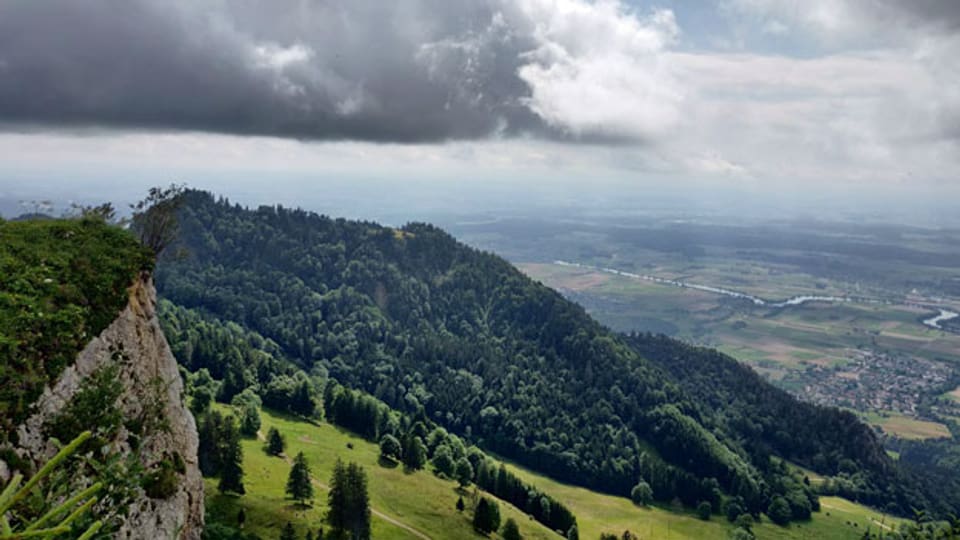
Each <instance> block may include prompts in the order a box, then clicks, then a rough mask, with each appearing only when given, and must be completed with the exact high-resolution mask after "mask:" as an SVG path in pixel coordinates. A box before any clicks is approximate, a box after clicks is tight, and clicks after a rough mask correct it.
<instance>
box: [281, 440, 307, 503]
mask: <svg viewBox="0 0 960 540" xmlns="http://www.w3.org/2000/svg"><path fill="white" fill-rule="evenodd" d="M287 495H289V496H290V497H291V498H293V500H295V501H297V502H298V503H300V504H301V505H306V501H307V500H310V499H313V483H312V482H311V480H310V466H309V465H308V464H307V458H306V457H305V456H304V455H303V452H300V453H298V454H297V457H296V458H294V460H293V467H291V468H290V476H289V477H288V478H287Z"/></svg>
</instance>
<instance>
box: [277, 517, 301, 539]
mask: <svg viewBox="0 0 960 540" xmlns="http://www.w3.org/2000/svg"><path fill="white" fill-rule="evenodd" d="M280 540H297V531H296V530H294V528H293V524H292V523H290V522H289V521H288V522H287V524H286V525H284V526H283V530H282V531H280Z"/></svg>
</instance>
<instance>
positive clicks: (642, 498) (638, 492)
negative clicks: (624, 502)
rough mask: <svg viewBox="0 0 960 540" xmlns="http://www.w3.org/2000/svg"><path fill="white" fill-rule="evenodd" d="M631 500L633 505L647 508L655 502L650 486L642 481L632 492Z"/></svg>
mask: <svg viewBox="0 0 960 540" xmlns="http://www.w3.org/2000/svg"><path fill="white" fill-rule="evenodd" d="M630 499H631V500H632V501H633V504H636V505H638V506H647V505H649V504H650V503H651V502H653V489H651V488H650V484H648V483H646V482H644V481H643V480H641V481H639V482H637V485H635V486H633V489H631V490H630Z"/></svg>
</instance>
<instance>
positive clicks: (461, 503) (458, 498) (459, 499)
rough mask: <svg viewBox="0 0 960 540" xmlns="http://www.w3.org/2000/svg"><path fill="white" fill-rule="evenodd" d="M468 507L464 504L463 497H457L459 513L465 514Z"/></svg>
mask: <svg viewBox="0 0 960 540" xmlns="http://www.w3.org/2000/svg"><path fill="white" fill-rule="evenodd" d="M464 508H466V505H465V504H463V497H457V512H463V509H464Z"/></svg>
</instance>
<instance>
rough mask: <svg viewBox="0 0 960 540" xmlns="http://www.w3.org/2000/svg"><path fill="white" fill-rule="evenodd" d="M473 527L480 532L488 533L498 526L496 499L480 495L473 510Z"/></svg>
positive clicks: (498, 512) (498, 517)
mask: <svg viewBox="0 0 960 540" xmlns="http://www.w3.org/2000/svg"><path fill="white" fill-rule="evenodd" d="M473 528H474V529H476V530H477V531H478V532H480V533H481V534H490V533H492V532H494V531H496V530H497V529H499V528H500V507H499V506H498V505H497V503H496V501H490V500H487V498H486V497H480V502H478V503H477V508H476V510H474V511H473Z"/></svg>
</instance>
